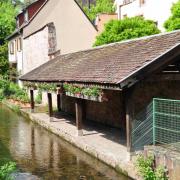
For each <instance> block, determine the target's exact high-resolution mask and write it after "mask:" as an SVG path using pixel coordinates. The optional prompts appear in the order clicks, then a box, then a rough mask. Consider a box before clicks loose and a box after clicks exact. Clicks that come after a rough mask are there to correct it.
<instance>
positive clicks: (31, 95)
mask: <svg viewBox="0 0 180 180" xmlns="http://www.w3.org/2000/svg"><path fill="white" fill-rule="evenodd" d="M30 100H31V112H34V90H33V89H30Z"/></svg>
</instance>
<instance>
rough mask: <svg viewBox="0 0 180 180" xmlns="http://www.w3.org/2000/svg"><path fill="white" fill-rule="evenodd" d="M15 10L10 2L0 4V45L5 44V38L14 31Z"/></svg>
mask: <svg viewBox="0 0 180 180" xmlns="http://www.w3.org/2000/svg"><path fill="white" fill-rule="evenodd" d="M16 13H17V12H16V9H15V8H14V6H13V4H12V3H11V1H1V2H0V32H1V33H0V45H2V44H4V43H5V38H6V37H7V36H8V35H9V34H11V33H12V32H13V31H14V29H15V24H16V22H15V16H16Z"/></svg>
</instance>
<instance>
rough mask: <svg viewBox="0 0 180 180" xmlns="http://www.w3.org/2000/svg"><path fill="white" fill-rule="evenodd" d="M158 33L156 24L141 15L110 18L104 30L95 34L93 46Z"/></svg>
mask: <svg viewBox="0 0 180 180" xmlns="http://www.w3.org/2000/svg"><path fill="white" fill-rule="evenodd" d="M158 33H160V30H159V29H158V28H157V26H156V24H155V23H154V22H153V21H151V20H145V19H144V18H143V17H132V18H125V19H123V20H111V21H109V22H108V23H107V24H106V25H105V30H104V31H103V32H102V33H101V34H100V35H99V36H97V38H96V42H95V44H94V46H99V45H103V44H108V43H112V42H118V41H122V40H127V39H133V38H139V37H143V36H148V35H152V34H158Z"/></svg>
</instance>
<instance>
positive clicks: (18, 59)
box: [8, 36, 23, 72]
mask: <svg viewBox="0 0 180 180" xmlns="http://www.w3.org/2000/svg"><path fill="white" fill-rule="evenodd" d="M19 38H21V36H16V37H14V38H13V39H11V40H10V41H9V43H8V56H9V62H10V63H17V71H18V72H21V71H22V58H23V52H22V50H20V51H18V49H17V40H18V39H19ZM12 42H13V43H14V53H13V54H11V53H10V44H11V43H12ZM22 47H23V42H22Z"/></svg>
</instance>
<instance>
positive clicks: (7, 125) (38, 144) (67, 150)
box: [0, 104, 128, 180]
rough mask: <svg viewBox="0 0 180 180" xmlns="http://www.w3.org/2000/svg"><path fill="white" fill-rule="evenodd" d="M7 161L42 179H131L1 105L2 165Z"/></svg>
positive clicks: (0, 143) (0, 136) (0, 145)
mask: <svg viewBox="0 0 180 180" xmlns="http://www.w3.org/2000/svg"><path fill="white" fill-rule="evenodd" d="M8 161H15V162H16V163H17V166H18V169H19V171H20V172H22V173H30V174H32V175H35V176H36V177H38V178H40V179H43V180H56V179H60V180H61V179H62V180H78V179H80V180H127V179H128V178H127V177H125V176H123V175H121V174H119V173H117V172H116V171H115V170H113V169H112V168H110V167H109V166H107V165H105V164H103V163H102V162H100V161H98V160H97V159H95V158H93V157H91V156H89V155H87V154H86V153H84V152H82V151H81V150H79V149H77V148H75V147H74V146H72V145H70V144H69V143H67V142H66V141H64V140H62V139H61V138H59V137H58V136H56V135H54V134H52V133H50V132H48V131H47V130H45V129H44V128H42V127H40V126H39V125H37V124H35V123H33V122H32V121H30V120H29V119H26V118H24V117H22V116H20V115H18V114H17V113H15V112H13V111H11V110H10V109H9V108H7V107H5V106H4V105H2V104H0V165H2V164H4V163H5V162H8ZM31 177H34V176H31ZM23 179H29V178H23ZM31 179H33V178H31Z"/></svg>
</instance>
